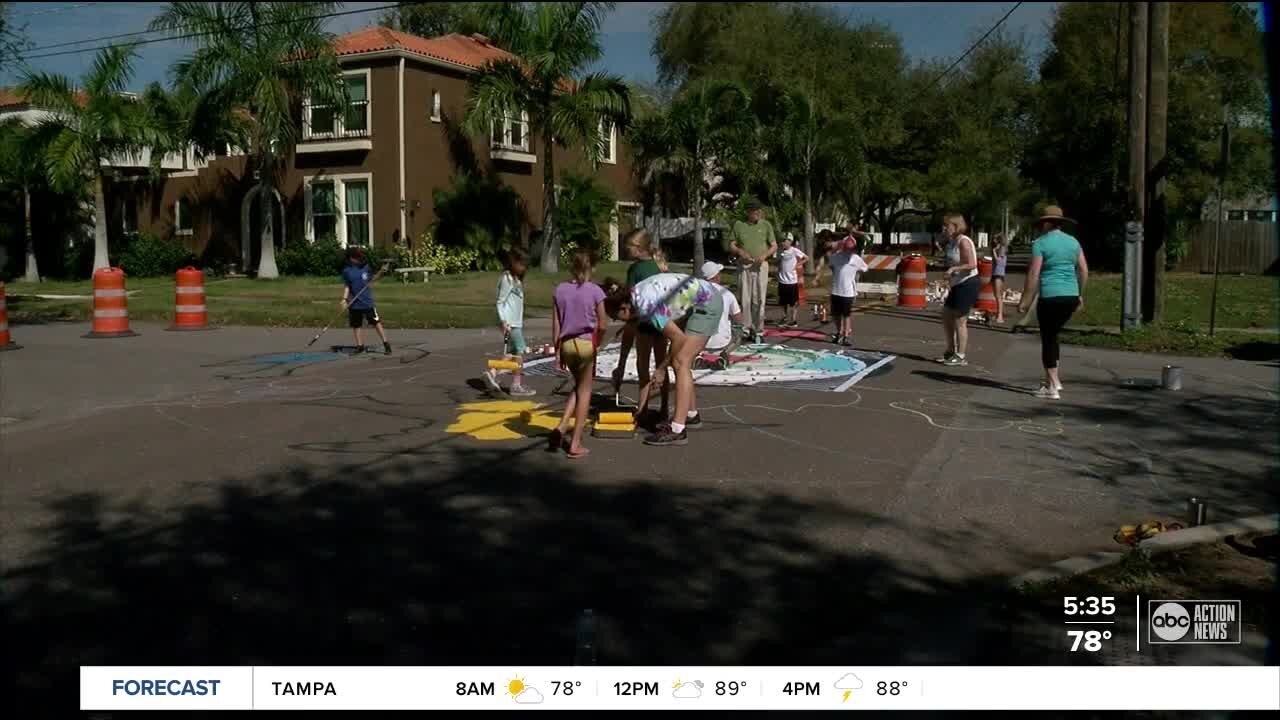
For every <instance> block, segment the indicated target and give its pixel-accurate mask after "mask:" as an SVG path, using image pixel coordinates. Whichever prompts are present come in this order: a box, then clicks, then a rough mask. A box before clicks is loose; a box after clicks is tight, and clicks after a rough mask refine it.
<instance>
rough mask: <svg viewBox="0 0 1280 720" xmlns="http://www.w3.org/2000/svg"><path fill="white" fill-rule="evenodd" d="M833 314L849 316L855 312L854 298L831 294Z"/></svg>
mask: <svg viewBox="0 0 1280 720" xmlns="http://www.w3.org/2000/svg"><path fill="white" fill-rule="evenodd" d="M831 314H832V315H833V316H835V317H841V318H842V317H849V316H850V315H852V314H853V298H851V297H841V296H840V295H832V296H831Z"/></svg>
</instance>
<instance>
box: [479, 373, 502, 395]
mask: <svg viewBox="0 0 1280 720" xmlns="http://www.w3.org/2000/svg"><path fill="white" fill-rule="evenodd" d="M483 377H484V384H485V385H487V386H489V391H490V392H494V393H497V394H498V395H506V394H507V393H506V391H505V390H503V389H502V385H501V384H499V383H498V375H497V373H495V372H494V371H492V370H486V371H485V373H484V375H483Z"/></svg>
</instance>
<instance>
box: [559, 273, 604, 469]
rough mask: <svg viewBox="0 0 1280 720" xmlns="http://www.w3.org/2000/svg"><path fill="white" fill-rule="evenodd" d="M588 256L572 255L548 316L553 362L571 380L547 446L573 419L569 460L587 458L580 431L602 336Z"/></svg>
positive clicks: (599, 295)
mask: <svg viewBox="0 0 1280 720" xmlns="http://www.w3.org/2000/svg"><path fill="white" fill-rule="evenodd" d="M591 266H592V259H591V254H590V253H588V252H584V251H581V250H580V251H578V252H576V253H574V255H573V267H572V269H571V270H570V274H571V275H572V278H573V279H571V280H569V281H567V282H562V283H560V284H559V285H557V286H556V289H555V294H554V295H553V296H552V305H553V306H554V308H555V312H554V313H552V315H551V334H552V335H553V336H554V337H555V339H556V359H557V361H559V363H560V367H562V368H564V369H565V370H568V371H569V373H570V374H571V375H573V378H574V388H573V392H571V393H569V399H568V400H567V401H566V402H565V404H564V415H562V416H561V417H560V424H559V425H558V426H556V429H555V430H554V431H553V432H552V433H551V437H550V439H549V441H548V444H549V446H550V448H551V449H553V450H554V449H558V448H559V447H560V446H561V445H562V444H563V443H564V434H565V431H566V430H567V429H568V427H569V418H573V437H572V438H571V439H570V441H569V447H568V448H566V450H567V452H568V454H569V457H570V458H571V459H575V460H576V459H577V458H581V457H586V455H587V454H588V452H590V451H588V450H587V449H586V448H584V447H582V430H583V428H584V427H586V424H587V412H588V411H589V410H590V409H591V382H592V379H593V378H592V375H594V372H595V357H596V349H595V348H596V343H595V339H596V338H597V337H599V336H600V335H602V334H603V333H604V329H605V326H606V324H607V322H608V321H607V320H605V313H604V291H603V290H601V289H600V286H599V285H596V284H595V283H593V282H591Z"/></svg>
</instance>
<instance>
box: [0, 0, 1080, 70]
mask: <svg viewBox="0 0 1280 720" xmlns="http://www.w3.org/2000/svg"><path fill="white" fill-rule="evenodd" d="M387 4H389V3H387V2H349V3H345V4H344V5H345V7H346V9H348V10H370V9H372V8H378V7H381V6H384V5H387ZM665 4H666V3H660V2H624V3H618V7H617V9H616V10H614V12H613V13H612V14H611V15H610V16H609V18H608V19H607V20H606V22H605V26H604V37H603V44H604V48H605V57H604V60H603V61H602V63H601V65H602V66H603V68H604V69H607V70H609V71H611V72H614V73H617V74H619V75H622V76H623V77H625V78H627V79H635V80H653V79H654V77H655V72H656V69H655V63H654V60H653V57H652V56H651V55H650V48H651V46H652V43H653V31H652V29H651V22H650V21H651V20H652V18H653V16H654V15H655V14H656V13H657V12H658V11H659V10H660V9H661V8H662V7H663V6H664V5H665ZM827 4H829V5H832V6H835V7H837V8H839V10H840V11H841V12H844V13H846V14H848V15H849V16H851V17H854V18H862V19H874V20H879V21H882V22H884V23H886V24H888V25H889V26H890V27H891V28H893V29H894V30H895V31H897V32H898V33H899V34H900V35H901V36H902V38H903V43H904V45H905V47H906V49H907V52H909V53H910V54H911V55H912V56H913V57H920V58H926V57H941V58H952V57H955V56H957V55H959V54H960V53H962V52H964V50H965V49H966V48H967V47H968V46H969V44H970V43H971V42H972V41H973V40H974V39H975V38H976V37H977V36H978V35H979V34H981V33H982V32H985V31H986V29H987V28H989V27H991V25H992V24H994V23H995V22H996V21H997V20H999V19H1000V17H1001V16H1002V15H1004V13H1005V12H1007V11H1008V9H1009V8H1010V7H1012V6H1013V5H1014V3H1012V2H1003V3H999V2H992V3H924V2H902V3H876V2H860V3H859V2H849V3H827ZM1055 4H1056V3H1036V2H1028V3H1025V4H1023V5H1022V7H1020V8H1018V10H1017V11H1016V12H1014V13H1013V15H1012V16H1011V17H1010V18H1009V20H1008V22H1007V23H1006V28H1008V29H1009V30H1011V31H1013V32H1015V33H1024V34H1025V37H1026V39H1027V41H1028V42H1029V43H1030V45H1031V47H1032V49H1033V50H1035V51H1037V52H1039V51H1040V50H1042V49H1043V47H1044V43H1045V38H1046V35H1047V30H1048V24H1049V22H1050V20H1051V17H1052V13H1053V8H1054V5H1055ZM13 5H14V8H13V11H12V13H13V16H14V18H13V19H14V20H15V22H16V23H18V24H25V25H26V26H27V36H28V37H29V39H30V40H31V42H32V43H33V44H34V46H35V47H36V48H40V47H42V46H48V45H54V44H61V43H68V42H73V41H81V40H89V39H92V38H99V37H103V36H107V35H116V34H120V33H128V32H135V31H138V30H144V29H145V28H146V26H147V23H148V22H149V21H150V20H151V18H152V17H153V16H154V15H155V14H156V13H157V12H159V9H160V8H161V7H162V6H163V3H148V2H111V3H108V2H79V1H78V0H61V1H60V2H49V3H22V2H19V3H13ZM380 14H381V13H380V12H377V11H369V12H363V13H360V14H356V15H348V16H345V17H340V18H334V19H333V20H331V21H330V22H331V23H332V25H331V28H330V29H331V30H333V31H334V32H345V31H348V30H353V29H356V28H360V27H364V26H367V25H371V24H375V23H376V22H377V19H378V17H379V15H380ZM102 44H103V43H101V42H97V43H89V44H86V45H76V46H73V47H65V48H54V49H49V50H44V51H40V50H38V49H37V50H34V51H31V52H29V53H28V54H31V55H38V54H42V53H56V52H62V51H64V50H74V49H77V48H83V47H90V48H92V47H95V46H99V45H102ZM189 50H190V49H189V46H187V45H185V44H184V43H182V42H161V43H153V44H149V45H144V46H142V47H140V48H139V54H140V59H139V62H138V63H137V65H136V77H135V79H134V82H133V87H134V89H141V88H142V87H143V86H144V85H146V84H147V83H149V82H151V81H153V80H160V81H164V80H165V78H166V73H167V71H168V67H169V65H170V64H171V63H172V62H173V61H174V60H176V59H178V58H180V57H182V56H183V55H184V54H185V53H187V52H189ZM92 59H93V53H92V52H82V53H78V54H74V55H61V56H58V57H48V58H38V59H32V60H31V61H30V64H31V66H32V67H34V68H36V69H38V70H45V71H52V72H60V73H65V74H67V75H70V76H72V77H73V78H76V77H79V76H80V75H81V74H82V73H83V72H84V71H85V70H87V69H88V68H89V67H90V64H91V63H92ZM16 80H17V75H16V73H15V72H13V71H12V70H9V71H7V72H5V73H4V74H3V75H0V83H3V84H5V85H10V84H13V83H15V82H16Z"/></svg>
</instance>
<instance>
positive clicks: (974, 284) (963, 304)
mask: <svg viewBox="0 0 1280 720" xmlns="http://www.w3.org/2000/svg"><path fill="white" fill-rule="evenodd" d="M981 289H982V278H980V277H978V276H977V275H974V276H973V277H971V278H969V279H968V280H965V281H964V282H962V283H960V284H959V285H956V286H954V287H952V288H951V292H949V293H947V299H946V300H944V301H943V303H942V304H943V306H944V307H947V308H949V309H951V310H952V311H954V312H956V313H959V314H961V315H968V314H969V311H970V310H972V309H973V305H974V303H976V302H978V291H979V290H981Z"/></svg>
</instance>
